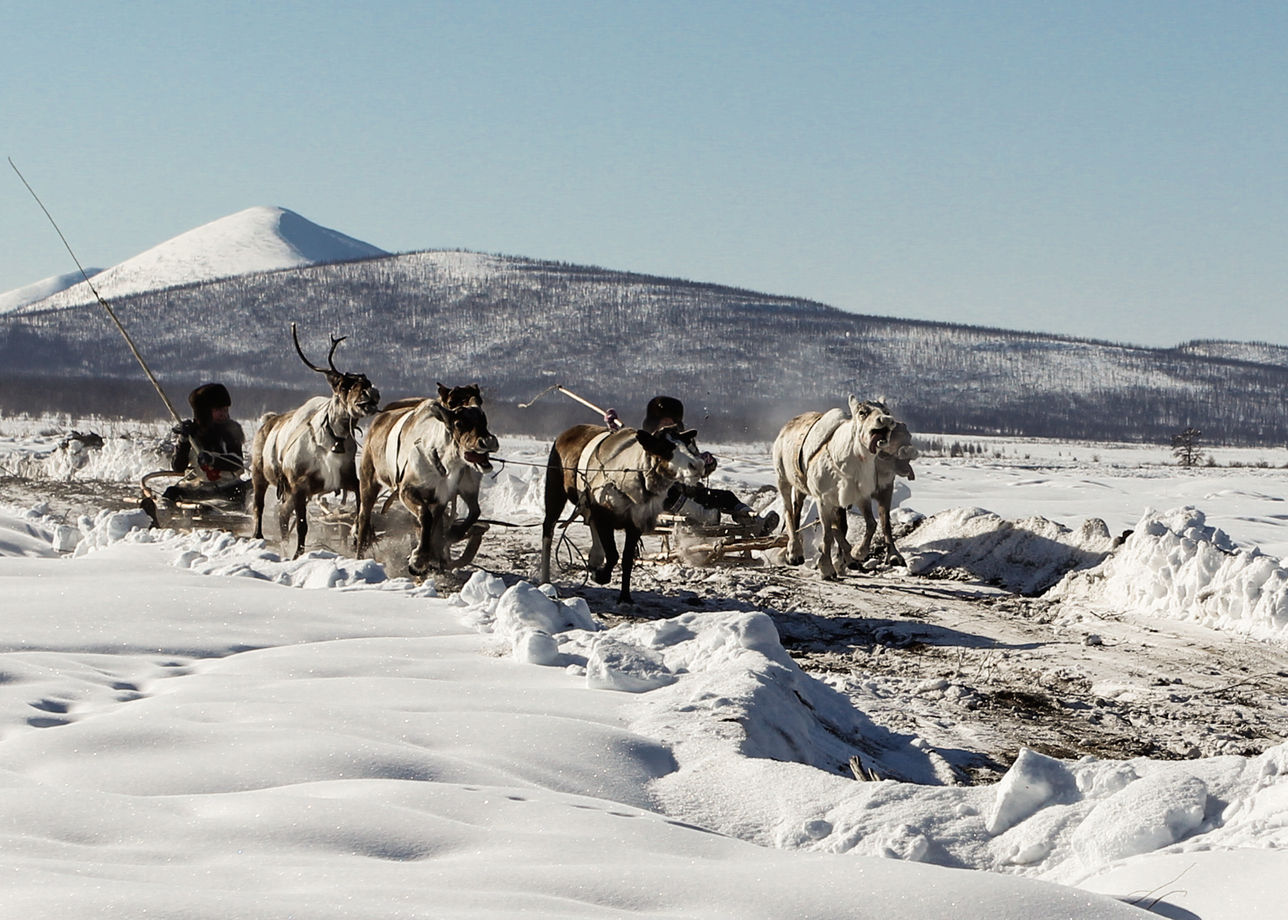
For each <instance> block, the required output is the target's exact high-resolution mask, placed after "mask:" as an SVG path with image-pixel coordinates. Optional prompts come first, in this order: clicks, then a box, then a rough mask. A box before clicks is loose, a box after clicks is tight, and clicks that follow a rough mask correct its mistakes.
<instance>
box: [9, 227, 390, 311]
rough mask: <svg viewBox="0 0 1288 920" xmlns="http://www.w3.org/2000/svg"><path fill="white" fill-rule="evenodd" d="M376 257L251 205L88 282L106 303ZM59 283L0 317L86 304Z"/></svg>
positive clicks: (71, 284) (82, 293) (72, 283)
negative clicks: (199, 284)
mask: <svg viewBox="0 0 1288 920" xmlns="http://www.w3.org/2000/svg"><path fill="white" fill-rule="evenodd" d="M383 255H388V253H386V252H385V251H384V250H382V249H377V248H376V247H375V246H372V245H371V244H369V243H364V242H362V240H356V239H354V238H353V237H351V236H346V235H345V234H343V233H340V232H338V231H336V230H331V229H328V228H327V227H321V226H319V225H317V224H315V223H313V222H312V221H310V220H307V219H306V218H304V217H301V216H300V215H299V214H296V213H295V212H294V211H291V210H288V209H286V208H278V207H264V206H259V207H253V208H247V209H246V210H244V211H238V212H237V213H236V214H230V215H228V216H227V217H221V218H220V219H218V220H215V221H211V222H210V223H208V224H203V225H202V226H200V227H197V228H196V229H193V230H189V231H188V232H186V233H181V234H179V235H178V236H176V237H174V238H173V239H170V240H167V241H166V242H164V243H161V244H159V245H157V246H153V247H152V248H151V249H148V250H146V251H144V252H141V253H139V254H138V255H137V256H134V257H133V258H131V259H127V260H126V261H124V262H122V263H120V264H119V265H116V266H113V267H112V268H109V269H106V270H104V271H101V272H99V273H98V274H97V275H96V276H95V277H94V279H93V283H94V287H95V288H96V289H97V290H98V292H99V294H101V295H102V296H103V297H106V298H108V299H112V298H114V297H124V296H127V295H130V294H138V293H141V292H143V291H155V290H160V289H164V288H170V287H175V286H177V285H183V284H193V283H195V282H201V281H213V280H215V279H218V278H234V277H237V276H239V275H249V274H254V273H256V272H267V271H277V270H279V269H284V268H299V267H301V266H304V265H318V264H323V263H330V262H349V261H352V260H354V259H366V258H371V257H373V256H383ZM61 277H62V279H63V281H64V283H63V284H62V285H61V287H59V286H57V285H55V284H50V285H49V290H48V292H47V293H46V294H44V295H42V296H40V297H34V298H32V297H27V296H20V295H22V293H23V292H27V291H30V292H31V293H33V294H34V293H38V291H33V290H32V289H33V288H37V287H38V286H39V285H44V284H48V282H39V284H38V285H29V286H28V287H26V288H20V289H19V290H17V291H13V292H10V293H9V294H4V295H0V313H3V312H6V310H7V311H8V312H13V311H20V310H25V309H41V310H43V309H48V308H51V307H64V306H72V305H74V304H82V303H90V302H92V301H93V300H94V295H93V294H92V293H91V292H90V290H89V288H88V286H87V285H86V284H85V282H84V281H81V280H80V276H79V274H77V275H76V276H66V275H65V276H61ZM54 280H56V279H51V281H54ZM76 282H79V283H76ZM10 301H12V303H10ZM6 305H8V306H7V307H6Z"/></svg>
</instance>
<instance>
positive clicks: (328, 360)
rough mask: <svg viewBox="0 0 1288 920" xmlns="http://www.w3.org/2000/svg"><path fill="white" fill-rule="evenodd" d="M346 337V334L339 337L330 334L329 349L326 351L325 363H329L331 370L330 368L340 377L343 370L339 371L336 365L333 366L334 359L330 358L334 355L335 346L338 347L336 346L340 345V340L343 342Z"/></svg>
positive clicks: (342, 374)
mask: <svg viewBox="0 0 1288 920" xmlns="http://www.w3.org/2000/svg"><path fill="white" fill-rule="evenodd" d="M347 338H348V336H347V335H342V336H340V337H338V338H337V337H336V336H335V335H332V336H331V350H330V351H328V352H327V353H326V363H327V364H329V365H331V370H332V371H334V372H335V373H337V374H339V375H340V376H341V377H343V376H344V372H343V371H341V370H340V369H339V368H337V367H336V366H335V361H333V360H331V359H332V358H334V357H335V350H336V348H338V347H339V345H340V343H341V342H343V341H344V340H345V339H347Z"/></svg>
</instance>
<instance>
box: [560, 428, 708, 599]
mask: <svg viewBox="0 0 1288 920" xmlns="http://www.w3.org/2000/svg"><path fill="white" fill-rule="evenodd" d="M696 438H697V432H696V431H693V430H692V429H690V430H689V431H681V430H680V429H679V427H678V426H674V425H673V426H669V427H667V428H662V429H659V430H658V431H657V432H656V433H655V434H649V433H648V432H647V431H637V430H635V429H634V428H623V429H621V430H619V431H609V430H608V429H607V428H604V427H602V426H599V425H576V426H574V427H572V428H569V429H568V430H567V431H565V432H564V433H563V434H561V435H559V437H558V438H556V439H555V443H554V445H553V446H552V447H551V448H550V459H549V460H548V461H547V462H546V496H545V505H546V513H545V519H544V520H543V521H542V524H541V580H542V581H543V582H548V581H550V553H551V549H552V547H553V541H554V530H555V524H556V523H557V522H558V520H559V515H560V514H562V513H563V509H564V505H565V504H566V503H567V502H569V501H571V502H572V503H573V504H574V505H576V506H577V510H578V511H579V512H580V513H581V516H582V518H583V519H585V521H586V523H587V524H588V525H589V526H590V536H591V550H590V557H589V558H588V559H587V562H586V564H587V566H588V567H589V568H590V571H591V577H593V578H594V579H595V581H596V582H597V583H599V584H601V585H603V584H607V583H608V579H609V578H610V577H611V576H612V574H613V566H615V565H616V564H617V559H618V554H617V546H616V544H615V543H614V542H613V531H614V530H624V531H626V538H625V542H624V545H623V547H622V556H621V560H622V590H621V594H619V595H618V598H617V602H618V603H619V604H629V603H631V602H632V601H631V570H632V568H633V567H634V565H635V553H636V547H637V545H638V543H639V539H640V535H641V534H642V533H644V532H645V531H648V530H652V529H653V526H654V525H655V524H656V522H657V516H658V514H659V513H660V512H661V511H662V503H663V502H664V501H665V500H666V496H667V493H668V492H669V491H670V489H671V486H672V485H673V484H674V483H675V482H676V481H679V482H683V483H685V484H687V485H692V484H693V483H696V482H697V481H698V480H699V479H700V478H701V477H702V474H703V472H704V471H705V469H706V461H705V460H703V458H702V455H701V453H700V452H699V451H698V447H697V441H696Z"/></svg>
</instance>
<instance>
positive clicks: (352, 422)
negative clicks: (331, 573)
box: [250, 323, 380, 556]
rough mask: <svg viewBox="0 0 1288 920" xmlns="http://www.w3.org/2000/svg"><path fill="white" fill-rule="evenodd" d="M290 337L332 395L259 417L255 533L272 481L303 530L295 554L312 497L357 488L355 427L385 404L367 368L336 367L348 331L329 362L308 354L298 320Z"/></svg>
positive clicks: (259, 531)
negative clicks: (319, 363)
mask: <svg viewBox="0 0 1288 920" xmlns="http://www.w3.org/2000/svg"><path fill="white" fill-rule="evenodd" d="M291 338H292V340H293V341H294V342H295V351H296V353H297V354H298V355H299V356H300V360H301V361H303V362H304V364H305V366H306V367H308V368H310V369H311V370H314V371H317V372H318V373H319V374H322V375H324V376H325V377H326V381H327V383H328V384H329V385H330V387H331V396H330V397H329V398H328V397H326V396H315V397H313V398H312V399H310V400H309V401H308V402H306V403H305V404H304V405H302V406H300V407H299V408H298V409H296V410H294V411H292V412H283V413H271V412H270V413H268V414H266V415H264V416H263V418H261V419H260V421H259V430H258V431H257V432H255V441H254V444H253V446H252V448H251V467H250V478H251V484H252V486H253V488H254V495H255V499H254V501H255V536H256V537H258V538H261V539H262V538H263V536H264V493H265V492H267V491H268V487H269V486H270V485H272V486H274V487H275V488H276V489H277V498H278V501H279V502H281V503H282V504H283V507H287V504H288V499H289V509H290V511H289V512H283V511H280V510H279V512H278V514H279V516H282V520H283V523H284V524H285V521H286V517H285V516H284V515H285V514H286V513H294V515H295V526H296V532H297V534H298V541H297V543H296V546H295V555H296V556H299V555H300V554H301V553H302V552H304V538H305V536H306V535H307V534H308V529H309V525H308V518H307V516H306V514H305V509H306V507H307V506H308V502H309V499H310V498H312V497H313V496H314V495H320V494H321V493H323V492H336V491H340V490H344V491H351V492H355V493H356V492H357V491H358V475H357V468H356V464H355V458H356V456H357V452H358V445H357V442H356V441H355V440H354V437H353V432H354V429H355V427H356V425H357V423H358V421H359V420H361V419H363V418H365V417H366V416H368V415H370V414H371V413H373V412H375V411H376V407H377V406H378V405H380V391H379V390H377V389H376V388H375V387H374V386H372V385H371V381H370V380H368V379H367V377H366V375H365V374H349V373H344V372H342V371H340V370H337V369H336V366H335V350H336V348H337V347H339V345H340V343H341V342H343V341H344V339H345V337H344V336H340V337H338V338H337V337H336V336H331V350H330V351H329V352H327V356H326V361H327V367H325V368H322V367H318V366H317V365H316V364H314V363H313V362H312V361H310V360H309V359H308V358H307V357H305V355H304V349H302V348H301V347H300V339H299V335H298V334H297V333H296V331H295V324H294V323H291Z"/></svg>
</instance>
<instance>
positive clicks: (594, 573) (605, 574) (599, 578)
mask: <svg viewBox="0 0 1288 920" xmlns="http://www.w3.org/2000/svg"><path fill="white" fill-rule="evenodd" d="M590 577H591V579H593V580H594V582H595V584H597V585H606V584H608V580H609V579H610V578H612V577H613V570H612V569H608V568H604V569H592V570H591V572H590ZM627 600H630V598H629V597H627Z"/></svg>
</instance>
